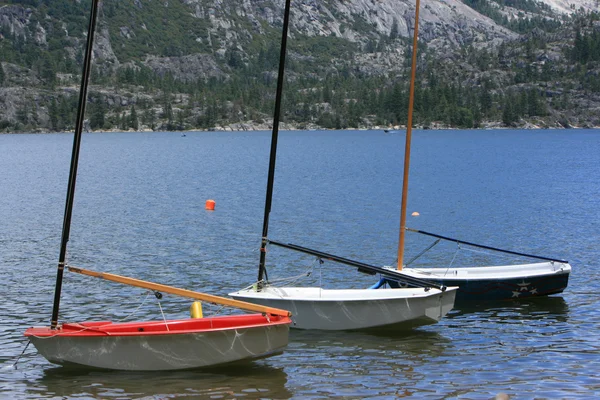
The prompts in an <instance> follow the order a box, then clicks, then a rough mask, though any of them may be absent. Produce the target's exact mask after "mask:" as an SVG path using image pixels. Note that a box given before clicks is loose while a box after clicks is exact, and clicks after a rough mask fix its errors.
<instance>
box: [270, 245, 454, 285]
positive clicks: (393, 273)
mask: <svg viewBox="0 0 600 400" xmlns="http://www.w3.org/2000/svg"><path fill="white" fill-rule="evenodd" d="M269 243H271V244H274V245H276V246H280V247H283V248H287V249H290V250H295V251H300V252H302V253H307V254H312V255H315V256H317V257H319V258H322V259H325V260H331V261H335V262H338V263H341V264H345V265H350V266H352V267H357V268H358V271H359V272H364V273H368V274H371V275H375V274H381V275H384V276H387V277H390V278H392V279H396V280H402V281H406V282H408V283H410V284H411V285H413V286H416V287H422V288H435V289H438V290H441V291H445V290H446V286H444V285H439V284H437V283H435V282H431V281H428V280H425V279H420V278H415V277H412V276H410V275H406V274H404V273H402V272H401V271H398V270H392V269H387V268H381V267H376V266H374V265H370V264H366V263H363V262H360V261H355V260H350V259H348V258H343V257H339V256H335V255H333V254H328V253H325V252H322V251H319V250H314V249H309V248H307V247H302V246H298V245H295V244H291V243H287V244H285V243H281V242H276V241H274V240H269Z"/></svg>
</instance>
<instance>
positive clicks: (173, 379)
mask: <svg viewBox="0 0 600 400" xmlns="http://www.w3.org/2000/svg"><path fill="white" fill-rule="evenodd" d="M287 381H288V378H287V374H286V373H285V372H284V371H283V369H281V368H275V367H271V366H269V365H265V364H262V363H258V362H255V363H246V364H234V365H228V366H223V367H219V368H212V369H211V370H210V371H208V370H189V371H169V372H167V373H165V372H128V371H100V370H95V371H89V370H88V371H77V370H73V369H66V368H61V367H56V368H51V369H47V370H45V371H44V373H43V376H42V377H41V378H40V379H39V380H37V381H36V382H35V383H37V385H34V386H37V387H35V389H34V390H36V391H39V390H42V391H44V392H46V393H52V394H54V395H55V396H60V397H64V398H71V397H78V396H90V397H93V398H107V397H119V398H139V397H142V396H144V395H149V396H151V397H152V398H162V397H161V396H166V397H168V398H171V397H185V398H231V397H239V396H251V397H254V396H256V397H268V398H289V397H291V396H292V393H291V392H290V391H289V390H288V389H287V388H286V383H287ZM32 389H33V388H32Z"/></svg>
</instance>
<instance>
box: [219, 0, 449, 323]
mask: <svg viewBox="0 0 600 400" xmlns="http://www.w3.org/2000/svg"><path fill="white" fill-rule="evenodd" d="M289 9H290V0H286V5H285V16H284V23H283V34H282V39H281V54H280V64H279V76H278V81H277V97H276V100H275V113H274V118H273V120H274V121H273V132H272V138H271V157H270V163H269V174H268V181H267V195H266V202H265V214H264V223H263V235H262V237H263V239H262V244H261V253H260V266H259V274H258V283H257V284H256V285H253V286H252V287H251V288H249V289H245V290H240V291H237V292H234V293H230V294H229V295H230V296H232V297H234V298H235V299H241V300H244V301H248V302H252V303H257V304H262V305H268V306H270V307H281V308H283V309H286V310H292V314H293V315H292V320H293V325H292V327H293V328H297V329H322V330H356V329H381V328H394V329H410V328H414V327H417V326H421V325H427V324H433V323H436V322H437V321H439V320H440V319H441V318H442V317H443V316H444V315H446V314H447V313H448V312H449V311H450V310H451V309H452V307H453V305H454V300H455V296H456V288H453V287H446V286H438V287H436V285H434V284H431V283H429V282H424V281H422V280H419V279H412V278H410V277H404V278H405V279H408V280H410V281H411V282H412V283H413V284H414V285H418V286H421V287H420V288H411V289H391V290H390V289H323V288H320V287H276V286H273V285H271V284H270V283H269V282H267V281H265V280H264V279H263V278H264V277H265V257H266V246H267V244H273V245H278V246H282V247H285V248H288V249H292V250H296V251H302V252H305V253H309V254H313V255H316V256H317V257H320V258H321V259H329V260H333V261H337V262H341V263H344V264H349V265H352V266H357V267H358V268H359V270H364V271H369V272H370V273H381V274H384V275H391V276H392V277H395V278H398V277H403V275H401V274H399V273H397V272H394V271H386V270H384V269H383V268H378V267H374V266H371V265H367V264H364V263H358V262H355V261H352V260H347V259H343V258H341V257H336V256H333V255H331V254H326V253H322V252H319V251H316V250H311V249H307V248H304V247H300V246H296V245H291V244H283V243H279V242H276V241H273V240H269V239H268V223H269V213H270V210H271V199H272V194H273V182H274V176H275V160H276V154H277V138H278V130H279V113H280V107H281V93H282V87H283V74H284V69H285V68H284V66H285V51H286V42H287V31H288V24H289ZM416 17H417V18H418V0H417V16H416ZM417 31H418V27H417V23H415V37H414V46H413V79H412V80H411V92H413V90H414V89H412V88H413V86H414V71H415V69H416V38H417ZM413 93H414V92H413ZM411 99H412V97H411ZM411 111H412V108H411V110H410V111H409V114H410V112H411Z"/></svg>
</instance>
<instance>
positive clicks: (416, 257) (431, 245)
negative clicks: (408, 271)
mask: <svg viewBox="0 0 600 400" xmlns="http://www.w3.org/2000/svg"><path fill="white" fill-rule="evenodd" d="M441 240H442V239H438V240H436V241H435V242H433V243H432V244H430V245H429V247H427V248H425V250H423V251H421V252H420V253H419V254H417V255H416V256H414V257H413V258H412V259H411V260H410V261H408V262H407V263H406V266H407V267H408V266H409V265H410V264H412V263H413V262H415V261H416V260H417V259H418V258H419V257H421V256H422V255H423V254H425V253H427V252H428V251H429V250H431V249H432V248H433V247H434V246H435V245H436V244H438V243H439V242H440V241H441Z"/></svg>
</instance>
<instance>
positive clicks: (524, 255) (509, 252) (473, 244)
mask: <svg viewBox="0 0 600 400" xmlns="http://www.w3.org/2000/svg"><path fill="white" fill-rule="evenodd" d="M406 230H407V231H410V232H415V233H420V234H422V235H427V236H432V237H436V238H440V239H442V240H448V241H450V242H456V243H461V244H465V245H468V246H473V247H479V248H481V249H487V250H493V251H499V252H501V253H506V254H513V255H516V256H523V257H531V258H537V259H538V260H546V261H555V262H559V263H563V264H568V263H569V262H568V261H566V260H559V259H556V258H548V257H542V256H536V255H533V254H527V253H519V252H517V251H511V250H504V249H499V248H497V247H491V246H485V245H482V244H477V243H472V242H465V241H464V240H458V239H454V238H451V237H447V236H442V235H438V234H435V233H430V232H425V231H421V230H419V229H411V228H406Z"/></svg>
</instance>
